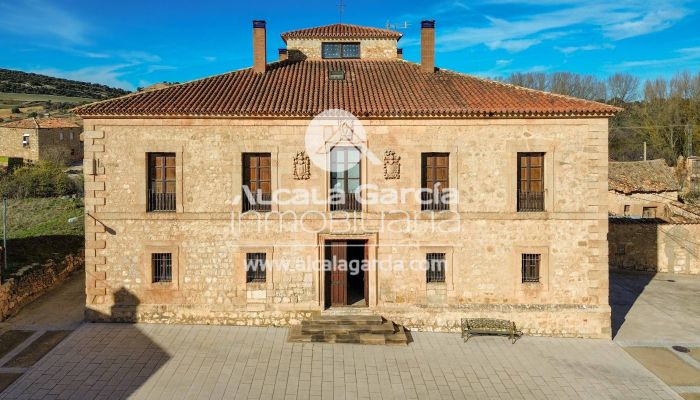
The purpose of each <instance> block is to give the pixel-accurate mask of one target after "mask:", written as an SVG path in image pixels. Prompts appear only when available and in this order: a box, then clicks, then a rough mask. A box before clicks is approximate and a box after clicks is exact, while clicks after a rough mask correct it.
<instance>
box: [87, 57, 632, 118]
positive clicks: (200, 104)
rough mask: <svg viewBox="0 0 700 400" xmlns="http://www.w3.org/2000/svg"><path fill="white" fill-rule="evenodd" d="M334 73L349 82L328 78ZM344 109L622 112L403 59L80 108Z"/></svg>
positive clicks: (121, 112) (204, 111) (300, 69)
mask: <svg viewBox="0 0 700 400" xmlns="http://www.w3.org/2000/svg"><path fill="white" fill-rule="evenodd" d="M332 70H343V71H345V79H344V80H329V79H328V74H329V71H332ZM332 108H338V109H344V110H346V111H349V112H351V113H353V114H354V115H356V116H358V117H365V118H371V117H379V118H382V117H428V118H490V117H498V118H511V117H526V118H527V117H579V116H592V117H607V116H611V115H613V114H615V113H616V112H618V111H620V109H619V108H616V107H612V106H609V105H606V104H601V103H596V102H592V101H586V100H580V99H575V98H572V97H566V96H561V95H555V94H550V93H545V92H538V91H535V90H530V89H524V88H520V87H517V86H513V85H508V84H504V83H500V82H495V81H490V80H486V79H481V78H477V77H473V76H469V75H464V74H459V73H455V72H450V71H446V70H437V71H436V72H435V73H426V72H423V71H422V70H421V68H420V65H418V64H415V63H411V62H407V61H403V60H306V61H289V60H288V61H281V62H277V63H273V64H270V65H268V70H267V71H266V72H265V73H263V74H256V73H255V72H253V70H252V69H250V68H248V69H243V70H239V71H234V72H229V73H225V74H222V75H216V76H213V77H209V78H204V79H200V80H196V81H192V82H188V83H183V84H179V85H174V86H170V87H168V88H164V89H160V90H152V91H148V92H140V93H135V94H131V95H127V96H123V97H119V98H116V99H111V100H105V101H101V102H97V103H92V104H87V105H84V106H81V107H78V108H76V109H75V110H74V112H75V113H76V114H78V115H80V116H103V117H109V116H123V117H140V116H149V117H155V116H162V117H168V116H189V117H312V116H314V115H316V114H318V113H320V112H322V111H325V110H328V109H332Z"/></svg>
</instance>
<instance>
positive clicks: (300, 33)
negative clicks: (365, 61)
mask: <svg viewBox="0 0 700 400" xmlns="http://www.w3.org/2000/svg"><path fill="white" fill-rule="evenodd" d="M401 36H403V34H402V33H401V32H396V31H390V30H388V29H380V28H372V27H368V26H359V25H350V24H332V25H325V26H317V27H315V28H306V29H299V30H297V31H290V32H284V33H283V34H282V40H284V42H285V43H286V42H287V39H347V38H353V39H356V38H361V39H396V40H398V39H401Z"/></svg>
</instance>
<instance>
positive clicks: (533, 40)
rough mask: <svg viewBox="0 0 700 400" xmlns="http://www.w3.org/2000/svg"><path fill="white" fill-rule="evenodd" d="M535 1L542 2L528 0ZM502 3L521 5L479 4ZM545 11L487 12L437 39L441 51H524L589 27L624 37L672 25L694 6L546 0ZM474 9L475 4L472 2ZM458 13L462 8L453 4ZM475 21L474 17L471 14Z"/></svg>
mask: <svg viewBox="0 0 700 400" xmlns="http://www.w3.org/2000/svg"><path fill="white" fill-rule="evenodd" d="M525 2H526V3H529V4H531V5H535V4H537V5H540V6H542V5H543V3H542V2H540V1H537V2H536V1H534V0H530V1H528V0H526V1H525ZM484 3H488V4H491V5H493V4H498V5H502V6H503V7H499V8H501V9H507V5H510V4H522V2H521V1H517V2H516V1H515V0H490V1H489V0H486V1H483V2H482V3H481V4H482V5H483V4H484ZM545 3H546V4H545V5H546V6H547V7H546V8H545V11H541V10H542V7H537V8H536V9H537V10H538V11H537V12H533V13H530V14H520V15H518V16H515V17H507V18H504V17H496V16H492V15H483V17H484V18H485V20H486V24H485V25H483V26H474V23H473V22H471V23H470V24H469V25H470V26H466V27H457V28H445V30H444V32H445V33H442V34H439V38H438V39H439V40H438V43H439V45H440V47H441V49H442V50H443V51H456V50H461V49H465V48H468V47H473V46H477V45H486V46H487V47H489V48H490V49H492V50H495V49H503V50H506V51H510V52H518V51H523V50H526V49H528V48H530V47H532V46H535V45H538V44H541V43H543V42H545V41H551V40H554V39H557V38H561V37H565V36H573V35H574V34H576V33H579V32H580V31H581V30H582V29H585V31H586V32H587V35H590V32H591V31H592V30H593V29H598V30H599V31H600V32H601V33H602V34H603V36H604V37H606V38H608V39H610V40H622V39H627V38H631V37H636V36H641V35H645V34H649V33H653V32H658V31H661V30H664V29H668V28H669V27H671V26H672V25H673V24H675V23H676V22H678V21H680V20H681V19H683V18H685V17H686V16H687V15H689V14H690V13H691V12H692V11H690V10H689V9H687V8H686V7H684V4H685V0H659V1H655V2H646V1H642V0H618V1H616V2H610V1H606V0H594V1H589V2H585V3H584V2H578V1H576V2H575V1H572V0H563V1H555V0H550V1H546V2H545ZM472 8H474V6H472ZM453 12H454V13H457V14H458V13H460V9H458V8H453ZM470 19H471V21H474V17H473V16H471V17H470Z"/></svg>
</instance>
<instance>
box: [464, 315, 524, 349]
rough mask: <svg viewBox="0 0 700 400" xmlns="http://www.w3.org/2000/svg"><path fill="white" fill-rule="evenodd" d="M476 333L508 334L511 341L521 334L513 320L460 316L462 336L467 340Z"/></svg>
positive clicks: (513, 341) (514, 340)
mask: <svg viewBox="0 0 700 400" xmlns="http://www.w3.org/2000/svg"><path fill="white" fill-rule="evenodd" d="M477 335H500V336H508V337H509V338H510V340H511V342H512V343H515V342H516V340H518V339H519V338H520V336H522V335H523V333H522V332H521V331H519V330H517V329H516V327H515V322H513V321H508V320H505V319H493V318H462V337H463V338H464V341H465V342H466V341H468V340H469V338H470V337H472V336H477Z"/></svg>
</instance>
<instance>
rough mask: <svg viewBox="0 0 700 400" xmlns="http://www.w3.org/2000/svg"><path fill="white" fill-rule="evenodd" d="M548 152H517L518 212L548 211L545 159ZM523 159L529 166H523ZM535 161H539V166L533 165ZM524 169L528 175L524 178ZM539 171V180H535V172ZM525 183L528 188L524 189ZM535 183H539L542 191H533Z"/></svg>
mask: <svg viewBox="0 0 700 400" xmlns="http://www.w3.org/2000/svg"><path fill="white" fill-rule="evenodd" d="M546 154H547V153H546V152H542V151H525V152H520V151H519V152H517V154H516V158H517V164H516V165H517V172H516V176H517V178H516V179H517V188H516V196H515V198H516V207H517V208H516V209H517V212H545V211H546V208H547V207H546V198H545V197H546V191H547V189H546V186H545V185H546V183H545V174H546V171H545V157H546ZM523 158H525V159H526V160H527V165H525V166H523V164H522V162H523ZM533 159H539V165H534V166H533V165H532V160H533ZM523 169H525V171H526V173H525V176H523ZM537 169H539V179H536V178H533V171H535V170H537ZM523 182H525V183H526V188H523ZM533 182H535V183H539V186H540V188H541V190H540V191H533V190H531V188H532V185H533Z"/></svg>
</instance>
